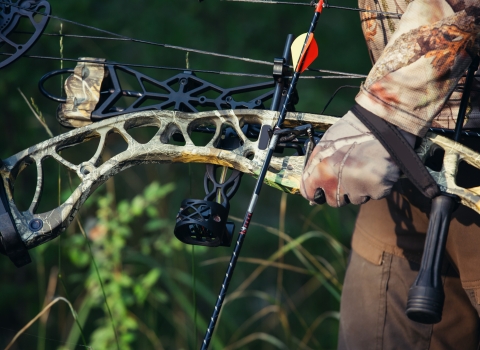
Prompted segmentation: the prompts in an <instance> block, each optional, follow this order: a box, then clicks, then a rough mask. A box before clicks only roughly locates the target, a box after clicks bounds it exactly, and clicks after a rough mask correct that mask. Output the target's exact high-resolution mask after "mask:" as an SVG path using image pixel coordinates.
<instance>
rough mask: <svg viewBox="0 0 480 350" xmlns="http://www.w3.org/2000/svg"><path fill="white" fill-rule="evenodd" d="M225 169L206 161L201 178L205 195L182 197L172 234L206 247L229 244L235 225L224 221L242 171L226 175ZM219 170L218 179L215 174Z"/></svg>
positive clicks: (190, 242) (187, 241) (189, 242)
mask: <svg viewBox="0 0 480 350" xmlns="http://www.w3.org/2000/svg"><path fill="white" fill-rule="evenodd" d="M227 170H228V169H227V168H225V167H221V166H219V165H214V164H207V171H206V173H205V178H204V188H205V192H206V194H207V195H206V196H205V198H204V199H203V200H201V199H185V200H184V201H182V203H181V206H180V210H179V212H178V214H177V223H176V225H175V230H174V233H175V237H177V238H178V239H179V240H180V241H182V242H183V243H187V244H193V245H202V246H207V247H218V246H224V247H230V245H231V243H232V237H233V231H234V230H235V224H234V223H233V222H231V221H227V219H228V212H229V210H230V204H229V200H230V199H231V198H232V197H233V196H234V195H235V193H236V192H237V190H238V187H239V185H240V179H241V177H242V175H243V174H242V173H241V172H240V171H238V170H232V173H231V174H230V176H229V178H228V179H226V180H225V181H223V180H224V179H225V177H226V173H227ZM217 171H221V172H222V173H221V174H220V180H217V177H216V173H217Z"/></svg>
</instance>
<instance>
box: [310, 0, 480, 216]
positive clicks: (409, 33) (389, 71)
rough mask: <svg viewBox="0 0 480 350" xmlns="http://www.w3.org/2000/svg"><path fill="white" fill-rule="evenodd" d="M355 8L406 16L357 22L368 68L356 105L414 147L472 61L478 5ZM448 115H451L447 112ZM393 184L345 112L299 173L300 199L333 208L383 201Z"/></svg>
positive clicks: (367, 136)
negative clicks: (366, 50)
mask: <svg viewBox="0 0 480 350" xmlns="http://www.w3.org/2000/svg"><path fill="white" fill-rule="evenodd" d="M393 5H395V6H393ZM360 6H364V7H365V8H367V9H368V8H370V9H375V10H380V11H388V12H398V13H401V12H403V10H405V13H404V14H403V15H402V18H401V20H395V19H393V18H394V17H391V18H382V19H381V20H378V19H376V16H377V15H372V13H366V14H363V15H362V18H363V20H362V27H363V30H364V33H365V38H366V40H367V44H368V46H369V52H370V56H371V58H372V61H374V62H375V64H374V66H373V68H372V70H371V71H370V73H369V75H368V77H367V79H366V81H365V83H364V84H363V86H362V88H361V91H360V92H359V94H358V95H357V97H356V101H357V103H359V104H360V105H361V106H362V107H364V108H365V109H367V110H369V111H370V112H372V113H374V114H376V115H378V116H379V117H381V118H383V119H385V120H386V121H388V122H390V123H391V124H393V125H396V126H397V127H398V128H399V130H400V131H401V132H402V133H403V134H404V136H406V138H407V140H408V141H409V143H410V145H411V146H413V145H414V141H415V137H414V135H419V136H424V134H425V133H426V131H427V129H428V127H430V126H431V125H432V121H433V118H434V117H435V116H437V115H439V114H440V115H443V114H442V113H440V112H441V111H442V109H443V108H444V106H447V105H446V101H447V100H448V98H449V97H450V96H451V93H452V91H454V89H455V87H456V85H457V83H458V81H459V80H460V79H461V77H462V75H463V73H464V71H465V69H466V68H467V67H468V65H469V64H470V62H471V54H478V46H477V44H478V38H477V36H478V34H479V28H480V16H479V15H480V2H479V1H478V0H477V1H476V2H475V3H473V2H472V1H470V0H465V1H463V2H462V1H457V2H456V3H455V6H453V7H452V6H451V5H450V4H449V3H447V2H446V1H444V0H432V1H427V0H416V1H412V2H410V4H409V5H408V6H407V4H406V2H403V3H402V2H398V1H395V2H394V1H390V2H389V1H381V2H376V1H364V0H360ZM389 6H391V7H389ZM454 8H455V10H458V11H455V10H454ZM459 9H460V10H459ZM476 22H478V23H476ZM383 47H384V48H383ZM382 48H383V51H382ZM450 102H451V103H452V104H454V103H456V102H454V101H453V100H452V101H450ZM448 108H449V111H450V112H452V110H454V108H453V107H452V105H449V106H448ZM445 110H447V108H445ZM471 112H472V108H470V113H471ZM450 119H452V120H453V119H454V118H453V117H451V116H450V117H447V118H446V121H447V123H448V121H449V120H450ZM443 121H445V120H440V121H438V123H440V122H443ZM468 122H470V123H471V122H472V120H469V121H468ZM398 176H399V169H398V167H397V166H396V165H395V164H394V162H393V160H392V159H391V157H390V155H389V154H388V153H387V151H386V150H385V149H384V148H383V146H382V145H381V144H380V142H379V141H378V140H377V139H376V138H375V137H374V136H373V135H372V134H371V133H370V131H369V130H368V129H367V128H366V127H365V126H364V125H363V124H362V123H361V122H360V121H359V120H358V119H357V118H356V117H355V116H354V115H353V114H352V113H351V112H349V113H347V114H346V115H345V116H344V117H343V118H342V120H340V121H339V122H337V123H335V124H334V126H333V127H331V128H330V129H329V130H327V132H326V133H325V135H324V137H323V139H322V140H321V142H320V143H319V144H318V145H317V146H316V148H315V150H314V152H313V153H312V156H311V157H310V159H309V162H308V163H307V164H306V167H305V171H304V174H303V177H302V183H301V193H302V195H303V196H304V197H305V198H307V199H308V200H310V201H311V202H315V203H318V204H322V203H323V202H324V201H325V200H326V202H327V203H328V204H329V205H331V206H334V207H339V206H343V205H346V204H348V203H353V204H362V203H365V202H366V201H367V200H368V199H370V198H372V199H380V198H383V197H385V196H386V195H388V193H390V190H391V188H392V186H393V184H394V183H395V182H396V181H397V179H398Z"/></svg>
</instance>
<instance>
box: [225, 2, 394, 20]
mask: <svg viewBox="0 0 480 350" xmlns="http://www.w3.org/2000/svg"><path fill="white" fill-rule="evenodd" d="M223 1H231V2H252V3H255V4H268V5H296V6H310V7H315V6H317V3H315V1H311V2H290V1H275V0H223ZM323 7H324V8H331V9H337V10H349V11H357V12H369V13H376V14H379V15H384V16H387V17H389V16H392V17H398V18H400V17H402V14H401V13H396V12H385V11H377V10H369V9H364V8H360V7H346V6H337V5H330V4H328V3H327V2H323Z"/></svg>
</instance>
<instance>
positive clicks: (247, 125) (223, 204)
mask: <svg viewBox="0 0 480 350" xmlns="http://www.w3.org/2000/svg"><path fill="white" fill-rule="evenodd" d="M50 11H51V10H50V5H49V3H48V2H47V1H27V0H20V1H18V2H14V1H2V2H0V48H1V47H3V48H5V47H8V50H6V51H4V52H3V53H4V54H5V55H6V57H7V58H6V59H5V60H3V61H2V62H1V63H0V68H2V67H4V66H6V65H7V64H10V63H12V62H14V61H15V60H16V59H18V58H19V57H21V56H22V55H24V54H25V52H26V51H27V50H28V49H29V48H30V47H31V46H32V45H33V44H34V43H35V41H36V40H37V39H38V38H39V37H40V35H41V34H42V32H43V30H44V28H45V26H46V25H47V23H48V19H49V18H50V17H51V15H50ZM38 18H40V20H39V19H38ZM25 19H28V20H29V21H30V22H31V24H32V25H33V27H34V33H33V34H31V36H30V39H29V40H28V41H27V42H25V43H23V44H18V43H15V42H14V41H13V39H11V36H12V33H14V31H15V30H16V28H17V27H18V25H19V22H20V21H21V20H25ZM162 46H166V45H163V44H162ZM167 46H168V45H167ZM287 46H289V45H287ZM187 50H188V51H193V52H195V51H197V52H200V51H199V50H193V49H187ZM77 61H78V63H77V66H76V68H75V69H69V70H59V71H54V72H51V73H48V74H47V75H45V76H44V78H42V80H41V82H40V89H41V90H42V92H43V93H44V94H45V95H47V96H48V97H49V98H51V99H53V100H56V101H58V102H61V106H60V108H59V110H58V115H57V117H58V119H59V121H60V122H61V123H62V124H63V125H65V126H67V127H76V129H74V130H72V131H70V132H67V133H65V134H61V135H59V136H56V137H54V138H52V139H49V140H47V141H44V142H42V143H40V144H37V145H35V146H32V147H30V148H28V149H26V150H24V151H22V152H19V153H17V154H15V155H14V156H11V157H9V158H7V159H4V160H3V161H1V163H0V165H1V166H0V180H1V181H0V197H1V199H2V200H1V201H0V232H1V233H2V237H1V238H2V245H1V246H0V250H1V251H2V252H3V253H5V254H6V255H8V256H9V257H10V258H11V259H12V261H13V262H14V263H15V264H16V265H17V266H22V265H24V264H26V263H28V262H29V260H30V259H29V257H28V252H27V250H28V249H31V248H34V247H36V246H38V245H40V244H42V243H45V242H47V241H50V240H52V239H53V238H55V237H57V236H58V235H59V234H60V233H61V232H62V231H64V230H65V229H66V227H67V226H68V225H69V224H70V223H71V222H72V220H73V219H74V217H75V215H76V213H77V212H78V210H79V208H80V207H81V205H82V204H83V203H84V202H85V200H86V199H87V198H88V197H89V195H90V194H91V193H92V192H93V191H94V190H95V189H96V188H98V187H99V186H100V185H101V184H103V183H104V182H105V181H107V180H108V179H109V178H110V177H112V176H114V175H115V174H118V173H119V172H121V171H122V170H124V169H127V168H129V167H132V166H135V165H139V164H148V163H175V162H182V163H206V164H210V165H209V166H207V173H206V175H205V190H206V192H207V194H206V197H205V198H204V199H203V200H187V201H184V202H183V203H182V208H181V210H180V212H179V215H178V217H177V229H176V232H175V234H176V235H177V237H178V238H179V239H181V240H182V241H184V242H186V243H190V244H200V245H207V246H219V245H224V246H229V245H230V242H231V239H232V234H233V226H232V224H231V223H229V222H227V217H228V209H229V200H230V199H231V198H232V196H233V195H234V194H235V192H236V190H237V189H238V185H239V182H240V175H241V174H242V173H243V174H249V175H252V176H255V177H256V176H258V175H259V173H260V169H261V166H262V162H263V159H264V158H265V155H266V152H267V151H266V145H267V144H268V138H269V137H270V135H269V130H271V129H272V128H273V127H274V125H275V124H276V121H277V118H278V113H277V112H275V111H267V110H265V109H264V108H265V103H266V102H267V101H269V100H270V99H272V98H274V90H273V88H274V85H275V82H277V83H278V82H279V81H282V84H285V86H288V84H289V75H290V74H291V72H290V71H289V67H288V65H286V64H285V62H284V61H282V60H280V61H275V62H274V63H273V65H274V74H273V77H274V80H273V81H272V82H266V83H260V84H251V85H245V86H240V87H235V88H222V87H220V86H217V85H214V84H212V83H210V82H208V81H206V80H203V79H200V78H198V77H197V76H196V75H195V72H194V71H191V70H185V71H183V72H181V73H179V74H177V75H175V76H173V77H171V78H168V79H166V80H164V81H159V80H156V79H153V78H151V77H149V76H148V75H146V74H143V73H140V72H138V71H136V70H134V69H133V68H132V67H129V66H127V65H122V64H118V63H115V62H108V61H105V60H99V59H92V58H83V59H79V60H77ZM119 71H122V72H124V73H126V74H129V75H131V76H133V77H134V78H135V79H136V81H137V82H138V83H139V85H140V86H141V89H140V90H138V91H133V90H128V89H125V88H123V87H122V86H121V83H120V81H119V79H118V76H117V73H118V72H119ZM196 72H199V71H196ZM63 73H72V75H71V76H70V77H69V78H68V79H67V81H66V84H65V91H66V93H67V97H66V98H61V97H56V96H54V95H53V94H50V93H49V92H48V91H47V90H46V89H45V88H44V83H45V81H46V80H47V79H49V78H50V77H52V76H55V75H58V74H63ZM349 76H350V77H352V76H353V77H358V75H357V76H355V75H349ZM147 85H149V86H154V87H155V88H156V91H152V90H151V89H149V88H148V87H147ZM174 86H178V88H174ZM283 88H284V87H282V89H283ZM266 90H267V91H266ZM212 91H213V92H215V97H214V98H213V97H209V96H210V95H209V94H208V93H209V92H212ZM257 91H259V93H258V95H256V96H255V97H254V98H251V99H249V100H245V101H244V100H241V99H239V100H238V101H237V100H236V99H235V95H236V94H242V93H245V92H255V93H256V92H257ZM123 96H128V97H133V98H135V102H133V103H132V104H131V105H129V106H128V107H126V108H120V107H118V106H117V105H116V103H117V101H118V100H119V99H120V98H121V97H123ZM152 101H154V103H152ZM294 105H295V101H293V103H291V105H290V106H289V109H290V112H289V113H288V114H287V115H286V119H285V122H284V124H283V127H284V128H288V129H286V130H285V131H284V133H283V134H282V135H281V138H280V143H279V144H278V145H277V150H278V151H281V150H282V149H284V148H285V147H287V148H288V147H290V148H294V149H295V150H296V151H297V153H296V154H295V155H292V156H282V155H276V156H274V157H273V158H272V161H271V164H270V166H269V168H268V172H267V174H266V178H265V183H267V184H268V185H270V186H273V187H275V188H277V189H280V190H282V191H285V192H287V193H291V194H297V193H298V192H299V183H300V178H301V174H302V169H303V166H304V163H305V159H306V153H308V152H307V151H306V149H307V147H308V146H307V144H308V142H309V141H310V142H312V138H311V137H310V140H309V139H308V137H306V129H305V127H304V125H305V124H310V125H311V126H312V127H313V128H314V129H315V130H317V131H319V132H317V133H316V135H315V136H317V137H321V134H322V133H321V132H323V131H325V130H326V129H327V128H328V127H329V126H330V125H332V124H333V123H334V122H335V121H336V120H337V118H335V117H332V116H326V115H319V114H311V113H301V112H295V111H294ZM168 108H170V109H173V110H167V109H168ZM205 109H211V110H210V111H200V110H205ZM152 126H153V127H156V128H157V129H158V130H157V132H156V134H155V135H154V137H153V138H152V139H151V140H150V141H148V142H147V143H140V142H138V141H137V140H136V139H135V138H133V137H132V136H131V135H130V134H129V131H130V130H132V129H134V128H143V127H152ZM436 131H438V130H436ZM197 132H201V133H207V134H211V135H212V137H211V140H210V141H209V142H208V143H207V144H206V145H204V146H199V145H196V144H195V142H194V141H192V134H193V133H197ZM111 133H117V134H119V135H120V136H121V137H122V138H123V139H124V140H125V141H126V143H127V145H128V146H127V149H126V150H125V151H123V152H121V153H119V154H117V155H115V156H114V157H112V158H111V159H109V160H107V161H106V162H104V163H102V162H101V158H100V156H101V153H102V150H103V148H104V146H105V141H106V139H107V137H108V135H110V134H111ZM93 138H100V142H99V145H98V147H97V150H96V152H95V154H94V156H93V157H91V159H89V160H87V161H85V162H82V163H81V164H73V163H71V162H69V161H68V160H66V159H65V158H64V157H62V155H61V153H60V152H61V151H62V150H63V149H66V148H71V147H75V146H76V145H79V144H81V143H83V142H86V141H89V140H91V139H93ZM172 140H176V141H180V143H182V144H181V145H178V144H173V143H172ZM438 147H440V148H442V149H443V150H444V151H445V156H444V162H443V165H442V168H441V169H440V170H439V171H434V170H432V169H429V172H430V173H431V174H432V175H433V177H434V178H435V180H436V181H437V183H438V185H439V186H440V189H441V190H442V191H444V192H446V193H449V194H452V195H456V196H458V197H459V198H460V199H461V202H462V204H464V205H466V206H468V207H470V208H472V209H474V210H475V211H477V212H478V213H480V187H474V188H463V187H460V186H458V185H457V184H456V183H455V178H456V174H457V171H458V166H459V164H460V162H462V161H464V162H467V163H469V164H470V165H472V166H474V167H477V168H480V157H479V155H478V153H476V152H474V151H472V150H470V149H468V148H467V147H465V146H462V145H461V144H458V143H455V142H453V141H451V140H449V139H448V138H446V137H443V136H440V135H437V134H435V133H429V134H427V136H426V138H425V139H424V141H423V143H422V145H421V146H420V147H419V148H418V149H417V153H418V155H419V156H420V158H421V159H422V160H423V161H424V162H426V161H427V159H428V158H429V157H430V156H431V155H432V153H433V151H434V150H436V149H438ZM47 158H53V159H55V160H56V161H58V162H59V163H60V164H62V165H63V166H64V167H66V168H67V169H69V170H71V171H72V172H74V173H75V174H76V175H77V176H78V178H79V180H80V184H79V185H78V186H77V187H76V188H75V189H74V191H73V193H72V194H71V195H70V197H69V198H68V199H67V200H66V201H65V202H64V203H62V204H61V205H59V206H58V207H56V208H54V209H53V210H50V211H48V212H45V213H37V211H36V210H37V207H38V202H39V199H40V196H41V194H42V189H43V187H42V186H43V182H44V171H43V165H42V164H43V162H44V161H45V159H47ZM29 165H33V166H35V167H36V169H37V174H38V178H37V184H36V190H35V195H34V197H33V200H32V202H31V204H30V206H29V208H28V209H27V210H26V211H21V210H19V209H18V207H17V205H16V203H15V201H14V197H13V189H14V186H15V181H16V179H17V177H18V175H19V174H20V173H21V171H22V170H23V169H25V168H26V167H27V166H29ZM219 166H221V167H228V168H231V169H235V171H234V172H233V173H232V175H231V177H230V178H229V179H225V178H223V179H221V180H220V181H219V180H217V179H216V177H215V172H216V167H219Z"/></svg>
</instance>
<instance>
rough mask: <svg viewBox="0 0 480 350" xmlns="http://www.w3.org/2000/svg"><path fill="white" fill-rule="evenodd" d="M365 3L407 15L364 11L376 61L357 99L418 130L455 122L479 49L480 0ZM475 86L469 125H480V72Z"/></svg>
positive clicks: (392, 120)
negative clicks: (466, 78)
mask: <svg viewBox="0 0 480 350" xmlns="http://www.w3.org/2000/svg"><path fill="white" fill-rule="evenodd" d="M359 6H360V7H363V8H366V9H372V10H378V11H385V12H394V13H399V14H403V15H402V17H401V19H399V18H397V17H395V16H382V15H379V14H374V13H368V12H365V13H362V15H361V20H362V29H363V32H364V36H365V40H366V42H367V46H368V49H369V53H370V57H371V59H372V62H373V63H375V65H374V67H373V68H372V70H371V71H370V74H369V75H368V78H367V80H366V81H365V83H364V84H363V86H362V88H361V91H360V93H359V94H358V95H357V98H356V101H357V102H358V103H359V104H360V105H361V106H363V107H364V108H366V109H368V110H369V111H371V112H372V113H375V114H376V115H378V116H380V117H381V118H383V119H385V120H387V121H388V122H390V123H392V124H394V125H396V126H398V127H400V128H402V129H404V130H406V131H408V132H410V133H412V134H415V135H418V136H422V137H423V136H424V135H425V133H426V131H427V129H428V128H429V127H431V126H433V127H441V128H450V129H452V128H454V126H455V120H456V116H457V115H458V107H459V103H460V98H461V92H462V89H461V87H462V83H463V79H462V75H463V74H464V72H465V70H466V69H467V68H468V65H469V64H470V62H471V58H472V56H473V55H476V54H478V49H479V42H480V39H479V32H480V2H479V1H478V0H415V1H408V0H381V1H378V0H360V1H359ZM456 87H458V88H457V89H456ZM474 87H475V89H474V92H473V94H472V98H471V104H470V107H469V108H468V111H467V118H466V121H465V124H464V127H466V128H478V127H480V93H479V92H478V90H480V77H477V79H476V81H475V86H474ZM475 90H477V91H475Z"/></svg>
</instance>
